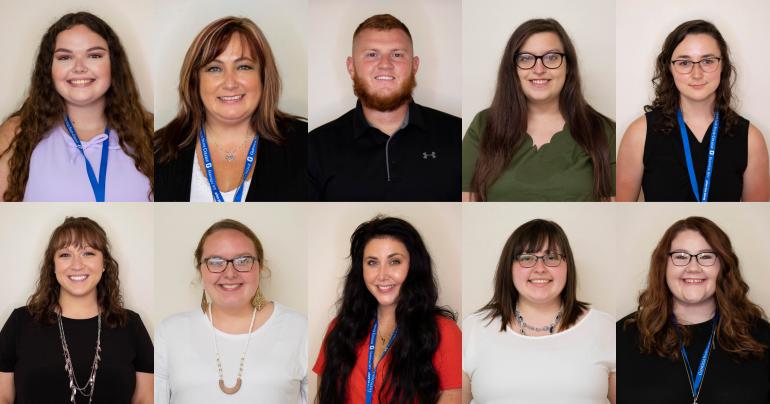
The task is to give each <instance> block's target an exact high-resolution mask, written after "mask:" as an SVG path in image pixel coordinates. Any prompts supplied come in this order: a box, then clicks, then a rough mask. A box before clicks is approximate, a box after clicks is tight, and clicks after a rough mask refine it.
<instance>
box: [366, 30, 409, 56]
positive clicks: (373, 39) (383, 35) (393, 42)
mask: <svg viewBox="0 0 770 404" xmlns="http://www.w3.org/2000/svg"><path fill="white" fill-rule="evenodd" d="M365 49H386V50H390V49H404V50H407V51H411V50H412V41H411V40H410V39H409V36H408V35H407V34H406V32H404V31H403V30H400V29H388V30H379V29H373V28H367V29H365V30H363V31H361V32H359V33H358V35H356V37H355V38H354V39H353V51H354V52H355V51H356V50H365Z"/></svg>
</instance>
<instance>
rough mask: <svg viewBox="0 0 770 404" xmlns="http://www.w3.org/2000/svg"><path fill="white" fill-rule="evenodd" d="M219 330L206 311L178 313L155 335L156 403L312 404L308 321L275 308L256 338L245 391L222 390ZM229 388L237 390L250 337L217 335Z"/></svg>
mask: <svg viewBox="0 0 770 404" xmlns="http://www.w3.org/2000/svg"><path fill="white" fill-rule="evenodd" d="M213 332H214V328H213V327H212V326H211V323H210V322H209V320H208V317H206V315H205V314H204V313H203V311H202V310H200V309H197V310H193V311H188V312H184V313H179V314H175V315H173V316H171V317H168V318H166V319H165V320H163V321H162V322H161V324H160V326H159V327H158V329H157V330H156V333H155V404H169V403H171V404H214V403H217V404H219V403H249V404H253V403H276V404H284V403H287V404H296V403H307V319H306V318H305V316H303V315H302V314H299V313H298V312H296V311H294V310H291V309H289V308H287V307H285V306H282V305H280V304H278V303H275V309H274V310H273V313H272V315H271V316H270V318H269V319H267V321H266V322H265V323H264V324H263V325H262V326H261V327H259V328H258V329H257V330H255V331H252V333H251V342H250V343H249V351H248V353H247V354H246V363H245V364H244V367H243V376H242V384H241V389H240V391H238V392H237V393H235V394H232V395H228V394H225V393H223V392H222V390H220V389H219V374H218V371H217V361H216V352H215V349H214V335H213ZM216 335H217V343H218V344H219V354H220V358H221V360H222V372H223V373H224V381H225V385H227V386H228V387H232V386H234V385H235V381H236V376H237V375H238V364H239V361H240V359H241V354H242V353H243V350H244V348H245V347H246V339H247V338H248V335H247V334H240V335H232V334H226V333H223V332H221V331H219V330H216Z"/></svg>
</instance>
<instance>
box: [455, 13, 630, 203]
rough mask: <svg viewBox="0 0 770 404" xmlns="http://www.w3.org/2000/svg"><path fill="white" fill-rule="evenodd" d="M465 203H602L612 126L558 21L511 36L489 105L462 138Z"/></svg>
mask: <svg viewBox="0 0 770 404" xmlns="http://www.w3.org/2000/svg"><path fill="white" fill-rule="evenodd" d="M462 153H463V162H462V190H463V194H462V199H463V201H505V200H508V201H605V200H609V199H610V198H612V197H613V196H614V195H615V124H614V123H613V122H612V121H611V120H610V119H609V118H607V117H605V116H604V115H602V114H600V113H599V112H597V111H596V110H595V109H593V108H592V107H591V106H590V105H589V104H588V102H587V101H586V100H585V98H584V97H583V92H582V88H581V84H580V72H579V70H578V60H577V52H576V51H575V47H574V45H573V44H572V41H571V40H570V38H569V36H568V35H567V32H566V31H565V30H564V28H563V27H562V26H561V24H559V22H558V21H556V20H553V19H534V20H529V21H526V22H524V23H523V24H521V25H520V26H519V27H518V28H516V30H515V31H514V32H513V34H512V35H511V38H510V39H509V40H508V45H507V46H506V48H505V52H504V53H503V57H502V61H501V62H500V70H499V73H498V76H497V88H496V90H495V96H494V98H493V99H492V105H491V106H490V107H489V109H487V110H484V111H481V112H479V113H478V114H477V115H476V117H475V118H474V119H473V122H472V123H471V125H470V127H469V128H468V132H467V133H466V135H465V138H463V152H462Z"/></svg>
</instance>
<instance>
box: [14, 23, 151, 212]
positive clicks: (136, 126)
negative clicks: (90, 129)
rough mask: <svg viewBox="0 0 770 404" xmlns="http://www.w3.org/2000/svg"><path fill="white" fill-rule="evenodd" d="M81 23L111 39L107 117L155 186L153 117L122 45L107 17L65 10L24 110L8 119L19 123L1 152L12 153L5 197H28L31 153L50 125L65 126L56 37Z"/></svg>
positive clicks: (51, 32)
mask: <svg viewBox="0 0 770 404" xmlns="http://www.w3.org/2000/svg"><path fill="white" fill-rule="evenodd" d="M76 25H84V26H85V27H87V28H88V29H90V30H91V31H93V32H94V33H96V34H97V35H99V36H100V37H102V38H103V39H104V40H105V41H106V42H107V48H108V49H109V55H110V74H111V77H112V80H111V85H110V88H109V89H108V90H107V92H106V93H105V95H104V97H105V100H106V102H105V107H104V115H105V116H106V117H107V123H108V125H109V126H110V128H112V129H114V130H116V131H117V132H118V133H119V135H120V136H119V139H120V147H121V149H123V151H124V152H125V153H126V154H127V155H128V156H130V157H131V158H132V159H133V160H134V166H135V167H136V169H137V170H138V171H139V172H141V173H142V174H144V175H145V176H146V177H147V178H148V179H149V181H150V186H151V189H152V186H153V185H154V183H153V181H154V175H153V169H154V161H153V156H152V133H153V117H152V114H150V113H149V112H148V111H147V110H145V109H144V107H143V106H142V104H141V102H140V99H139V91H138V90H137V88H136V83H135V82H134V77H133V75H132V74H131V68H130V66H129V64H128V57H127V56H126V52H125V51H124V50H123V45H121V44H120V40H119V39H118V36H117V35H116V34H115V32H114V31H113V30H112V28H110V26H109V25H107V23H106V22H104V21H103V20H102V19H100V18H99V17H97V16H95V15H93V14H91V13H87V12H78V13H70V14H66V15H65V16H63V17H62V18H60V19H59V20H58V21H56V22H55V23H54V24H53V25H51V27H50V28H48V31H47V32H46V33H45V35H43V39H42V41H40V48H39V50H38V53H37V59H36V61H35V68H34V71H33V72H32V80H31V83H30V86H29V95H28V96H27V99H26V100H24V103H23V104H22V106H21V108H20V109H19V110H18V111H16V112H14V113H13V114H11V116H10V117H9V119H11V118H15V117H17V119H18V120H19V126H18V128H17V129H16V134H15V136H14V138H13V141H12V142H11V144H10V146H9V147H8V149H6V150H5V151H3V153H2V154H5V153H9V152H11V153H12V155H11V159H10V161H9V163H8V165H9V171H8V172H9V174H8V188H7V189H6V190H5V192H4V193H3V199H4V200H6V201H21V200H22V199H23V198H24V190H25V188H26V186H27V180H28V179H29V164H30V157H31V156H32V151H33V150H34V149H35V146H37V144H38V143H40V141H41V140H43V137H44V136H45V134H46V133H48V132H49V131H50V130H51V128H53V127H55V126H56V125H63V116H64V114H65V113H66V104H65V101H64V99H63V98H62V97H61V96H60V95H59V93H57V92H56V88H55V87H54V83H53V78H52V77H51V65H52V64H53V53H54V48H55V46H56V37H57V36H58V35H59V33H61V32H62V31H65V30H68V29H70V28H72V27H74V26H76ZM2 154H0V155H2ZM148 196H149V195H148Z"/></svg>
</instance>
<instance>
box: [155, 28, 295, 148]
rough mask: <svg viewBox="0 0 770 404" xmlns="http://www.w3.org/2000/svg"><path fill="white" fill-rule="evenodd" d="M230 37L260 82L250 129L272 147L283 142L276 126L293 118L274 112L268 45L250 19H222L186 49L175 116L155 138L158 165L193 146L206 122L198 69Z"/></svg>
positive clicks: (274, 71)
mask: <svg viewBox="0 0 770 404" xmlns="http://www.w3.org/2000/svg"><path fill="white" fill-rule="evenodd" d="M233 35H239V36H240V38H241V41H242V43H243V44H244V51H245V50H248V51H249V52H251V55H252V56H253V57H254V58H255V59H256V60H255V61H256V62H257V64H258V66H259V67H258V69H259V74H260V78H261V80H262V94H261V95H260V99H259V104H258V105H257V109H256V111H254V114H253V115H252V116H251V127H252V129H254V130H256V131H257V133H259V135H260V136H262V137H263V138H266V139H268V140H270V141H272V142H273V143H277V144H281V143H282V142H283V140H284V137H283V135H282V134H281V131H280V128H279V123H280V121H281V120H283V119H287V118H294V116H292V115H289V114H286V113H284V112H282V111H280V110H279V109H278V98H279V96H280V95H281V77H280V76H279V74H278V68H277V67H276V65H275V58H274V57H273V51H272V50H271V49H270V44H269V43H268V42H267V38H266V37H265V35H264V34H263V33H262V30H260V29H259V27H257V25H256V24H254V22H253V21H251V20H250V19H248V18H239V17H224V18H221V19H218V20H216V21H214V22H212V23H210V24H209V25H207V26H206V27H205V28H203V30H202V31H201V32H200V33H198V36H196V37H195V39H194V40H193V42H192V44H190V47H189V48H188V49H187V54H186V55H185V57H184V62H183V63H182V70H181V72H180V73H179V112H178V113H177V115H176V117H175V118H174V119H173V120H172V121H171V122H169V124H168V125H166V126H165V127H164V128H162V129H161V130H159V131H158V134H157V136H156V138H155V153H156V154H158V156H159V161H160V162H166V161H169V160H173V159H174V158H175V157H176V153H177V152H178V151H179V150H181V149H182V148H184V147H186V146H188V145H190V144H191V143H194V142H195V139H196V136H198V133H199V132H200V130H201V128H202V126H203V124H204V122H205V121H206V108H205V107H204V105H203V101H202V100H201V97H200V73H201V69H203V67H204V66H206V65H207V64H209V63H211V61H213V60H214V59H216V57H217V56H219V55H220V54H221V53H222V52H224V51H225V49H227V45H228V43H229V42H230V38H231V37H232V36H233Z"/></svg>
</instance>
